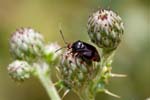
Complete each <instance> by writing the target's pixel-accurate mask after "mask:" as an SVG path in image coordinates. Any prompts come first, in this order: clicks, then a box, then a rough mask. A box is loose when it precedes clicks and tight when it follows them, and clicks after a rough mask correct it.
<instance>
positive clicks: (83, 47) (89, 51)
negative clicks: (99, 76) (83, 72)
mask: <svg viewBox="0 0 150 100" xmlns="http://www.w3.org/2000/svg"><path fill="white" fill-rule="evenodd" d="M60 34H61V36H62V38H63V41H64V43H65V44H67V48H68V49H69V50H71V52H70V53H72V54H73V55H76V56H78V57H80V58H82V59H83V60H85V59H86V60H91V61H96V62H99V61H100V55H99V53H98V51H97V49H96V48H95V47H94V46H92V45H90V44H88V43H86V42H83V41H80V40H78V41H75V42H73V43H67V42H66V41H65V39H64V36H63V33H62V30H60ZM63 48H64V47H63ZM60 49H62V48H60ZM60 49H59V50H60ZM57 51H58V50H57Z"/></svg>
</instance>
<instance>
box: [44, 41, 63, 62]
mask: <svg viewBox="0 0 150 100" xmlns="http://www.w3.org/2000/svg"><path fill="white" fill-rule="evenodd" d="M60 48H61V47H60V46H59V45H58V44H57V43H56V42H55V43H51V44H48V45H46V46H45V47H44V52H43V53H44V56H45V58H46V60H47V61H48V62H49V63H52V62H55V61H56V60H57V59H58V58H59V57H60V54H61V50H59V49H60ZM57 50H59V51H57Z"/></svg>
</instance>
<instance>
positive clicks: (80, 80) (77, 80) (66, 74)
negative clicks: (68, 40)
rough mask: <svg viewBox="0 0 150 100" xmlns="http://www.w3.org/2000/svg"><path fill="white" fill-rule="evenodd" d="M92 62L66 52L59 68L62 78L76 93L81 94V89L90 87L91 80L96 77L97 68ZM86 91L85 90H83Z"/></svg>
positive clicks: (69, 51)
mask: <svg viewBox="0 0 150 100" xmlns="http://www.w3.org/2000/svg"><path fill="white" fill-rule="evenodd" d="M93 65H94V64H93V61H92V60H88V61H86V60H83V59H82V58H80V57H79V56H76V55H75V54H73V53H71V50H68V51H65V53H64V54H63V55H62V61H61V65H60V66H59V67H58V70H59V73H58V74H60V78H61V79H62V80H63V81H64V82H65V84H66V86H67V87H70V88H71V89H72V90H73V91H75V92H80V88H82V89H83V86H84V88H86V87H88V86H89V84H90V82H92V81H91V80H92V79H94V77H95V76H96V71H97V69H98V68H97V67H96V66H93ZM83 90H84V89H83Z"/></svg>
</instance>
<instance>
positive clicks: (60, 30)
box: [59, 24, 68, 44]
mask: <svg viewBox="0 0 150 100" xmlns="http://www.w3.org/2000/svg"><path fill="white" fill-rule="evenodd" d="M59 32H60V34H61V37H62V39H63V41H64V43H65V44H68V42H66V40H65V37H64V35H63V32H62V28H61V24H59Z"/></svg>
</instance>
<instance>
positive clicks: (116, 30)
mask: <svg viewBox="0 0 150 100" xmlns="http://www.w3.org/2000/svg"><path fill="white" fill-rule="evenodd" d="M87 26H88V27H87V28H88V34H89V37H90V39H91V41H92V42H93V43H95V44H96V45H97V46H98V47H100V48H104V49H115V48H117V46H118V45H119V43H120V41H121V37H122V35H123V32H124V26H123V22H122V19H121V18H120V16H119V15H118V14H116V13H115V12H113V11H111V10H106V9H100V10H98V11H97V12H95V13H93V14H92V15H91V16H90V17H89V20H88V25H87Z"/></svg>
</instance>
